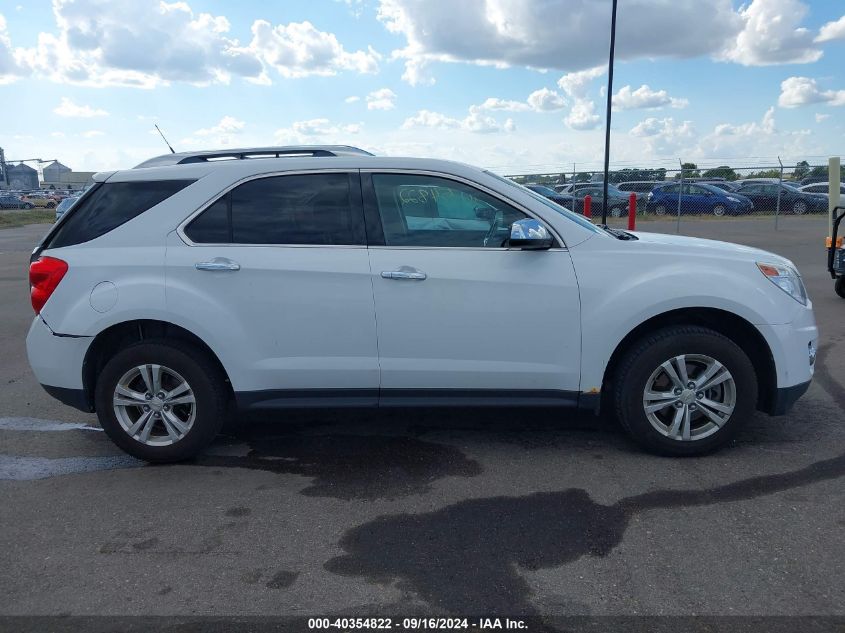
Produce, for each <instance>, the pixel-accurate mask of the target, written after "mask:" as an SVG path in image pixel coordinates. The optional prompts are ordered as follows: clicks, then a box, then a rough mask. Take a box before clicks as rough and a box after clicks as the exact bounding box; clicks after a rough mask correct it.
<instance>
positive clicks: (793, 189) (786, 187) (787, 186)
mask: <svg viewBox="0 0 845 633" xmlns="http://www.w3.org/2000/svg"><path fill="white" fill-rule="evenodd" d="M783 187H784V189H786V190H788V191H795V192H798V193H802V191H801V190H800V189H799V188H798V187H796V186H795V185H788V184H786V183H783Z"/></svg>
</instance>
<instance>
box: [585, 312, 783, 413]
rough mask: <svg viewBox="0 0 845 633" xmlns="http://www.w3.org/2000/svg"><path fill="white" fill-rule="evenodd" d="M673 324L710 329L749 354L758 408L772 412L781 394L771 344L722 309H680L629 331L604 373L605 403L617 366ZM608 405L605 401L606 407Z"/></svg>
mask: <svg viewBox="0 0 845 633" xmlns="http://www.w3.org/2000/svg"><path fill="white" fill-rule="evenodd" d="M672 325H698V326H702V327H707V328H710V329H711V330H714V331H716V332H718V333H719V334H722V335H723V336H725V337H727V338H728V339H730V340H731V341H733V342H734V343H735V344H736V345H738V346H739V348H740V349H742V351H743V352H745V354H746V355H748V358H749V359H750V360H751V363H752V364H753V365H754V371H755V372H756V373H757V381H758V396H757V409H758V410H760V411H766V412H769V411H770V410H771V409H772V407H773V405H774V401H775V396H776V394H777V371H776V368H775V360H774V356H773V355H772V351H771V349H770V348H769V344H768V343H767V342H766V339H765V338H764V337H763V335H762V334H761V333H760V331H759V330H758V329H757V328H756V327H754V325H752V324H751V323H750V322H749V321H747V320H746V319H744V318H742V317H741V316H739V315H737V314H734V313H733V312H729V311H727V310H720V309H718V308H679V309H677V310H670V311H668V312H663V313H661V314H658V315H656V316H653V317H651V318H650V319H647V320H646V321H643V322H642V323H640V324H639V325H638V326H636V327H635V328H634V329H633V330H631V331H630V332H628V334H626V335H625V337H624V338H623V339H622V340H621V341H620V342H619V344H618V345H617V346H616V348H615V349H614V350H613V353H612V354H611V356H610V360H609V361H608V363H607V366H606V367H605V370H604V377H603V379H602V389H601V392H602V394H603V398H602V400H604V398H605V397H608V396H609V395H610V393H611V389H610V386H611V382H612V380H613V375H614V373H615V371H616V367H617V366H618V365H619V362H620V361H621V360H622V358H623V356H624V355H625V353H626V352H627V351H628V350H629V349H631V347H632V346H633V345H634V344H635V343H636V342H637V341H638V340H639V339H640V338H642V337H643V336H645V335H646V334H648V333H649V332H653V331H655V330H658V329H662V328H664V327H668V326H672ZM606 404H607V403H605V402H602V405H606Z"/></svg>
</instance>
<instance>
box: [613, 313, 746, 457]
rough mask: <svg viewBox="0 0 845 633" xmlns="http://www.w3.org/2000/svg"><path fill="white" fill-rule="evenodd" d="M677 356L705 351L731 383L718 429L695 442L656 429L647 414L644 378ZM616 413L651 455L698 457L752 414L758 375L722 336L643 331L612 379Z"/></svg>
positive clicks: (695, 330) (704, 331)
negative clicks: (727, 409)
mask: <svg viewBox="0 0 845 633" xmlns="http://www.w3.org/2000/svg"><path fill="white" fill-rule="evenodd" d="M680 354H704V355H707V356H709V357H711V358H714V359H716V360H717V361H719V362H720V363H722V365H724V366H725V367H726V368H727V369H728V371H730V373H731V375H732V376H733V379H734V382H735V385H736V403H735V406H734V410H733V412H732V413H731V415H730V417H729V418H728V420H727V422H725V423H724V425H723V426H721V428H719V429H718V430H717V431H715V432H714V433H713V434H712V435H709V436H707V437H703V438H701V439H698V440H692V441H689V440H688V441H683V440H676V439H671V438H669V437H667V436H666V435H664V434H662V433H660V432H659V431H658V430H657V429H656V428H655V427H654V426H652V424H651V422H649V420H648V418H647V417H646V413H645V410H644V407H643V394H644V391H645V388H646V382H647V381H648V379H649V377H650V376H651V374H652V372H653V371H655V370H656V369H657V368H658V367H659V366H660V365H661V364H662V363H664V362H665V361H666V360H668V359H670V358H674V357H675V356H678V355H680ZM612 395H613V400H614V405H615V409H616V415H617V418H618V420H619V422H620V423H621V425H622V427H623V428H624V429H625V431H626V432H627V433H628V434H629V435H630V436H631V438H632V439H633V440H634V441H635V442H637V443H638V444H639V445H640V446H642V447H643V448H644V449H646V450H647V451H649V452H651V453H656V454H658V455H670V456H687V455H703V454H705V453H709V452H711V451H713V450H715V449H717V448H718V447H720V446H722V445H723V444H725V443H726V442H728V441H730V440H731V438H733V436H734V435H735V434H736V433H737V431H739V429H740V428H742V426H743V425H744V424H745V423H746V422H747V421H748V419H749V418H750V417H751V416H752V414H753V412H754V409H755V408H756V404H757V375H756V373H755V371H754V366H753V365H752V364H751V361H750V360H749V358H748V356H747V355H746V354H745V352H743V351H742V349H740V347H739V346H738V345H736V343H734V342H733V341H731V340H730V339H728V338H727V337H725V336H723V335H721V334H719V333H718V332H715V331H713V330H710V329H708V328H704V327H698V326H673V327H667V328H664V329H661V330H657V331H655V332H652V333H650V334H647V335H645V336H644V337H643V338H642V339H640V340H639V341H637V342H636V343H635V344H634V345H633V347H632V348H631V349H630V350H628V352H627V353H626V354H625V355H624V357H623V358H622V360H621V362H620V363H619V365H618V366H617V369H616V372H615V374H614V377H613V389H612Z"/></svg>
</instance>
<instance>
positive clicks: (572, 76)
mask: <svg viewBox="0 0 845 633" xmlns="http://www.w3.org/2000/svg"><path fill="white" fill-rule="evenodd" d="M606 72H607V67H605V66H596V67H595V68H589V69H587V70H579V71H577V72H572V73H567V74H565V75H564V76H563V77H561V78H560V79H558V80H557V85H558V86H559V87H560V89H561V90H563V91H564V92H565V93H566V94H568V95H569V96H570V97H572V98H573V99H582V98H584V97H585V96H586V95H587V90H588V88H589V87H590V84H591V83H592V82H593V79H597V78H598V77H601V76H602V75H603V74H604V73H606Z"/></svg>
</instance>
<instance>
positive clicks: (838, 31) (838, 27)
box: [815, 15, 845, 42]
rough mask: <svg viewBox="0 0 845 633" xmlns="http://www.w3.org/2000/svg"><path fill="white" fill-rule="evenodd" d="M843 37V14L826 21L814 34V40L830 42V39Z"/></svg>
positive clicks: (844, 33) (844, 24)
mask: <svg viewBox="0 0 845 633" xmlns="http://www.w3.org/2000/svg"><path fill="white" fill-rule="evenodd" d="M841 39H845V15H843V16H842V17H841V18H839V19H838V20H835V21H833V22H828V23H827V24H825V25H824V26H822V28H821V29H819V34H818V35H817V36H816V40H815V41H816V42H830V41H831V40H841Z"/></svg>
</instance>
